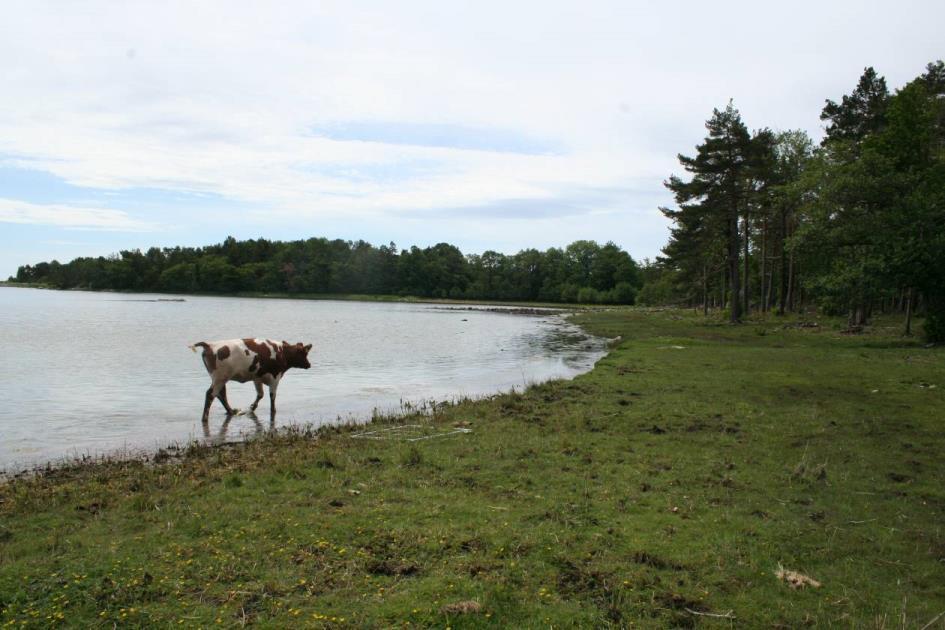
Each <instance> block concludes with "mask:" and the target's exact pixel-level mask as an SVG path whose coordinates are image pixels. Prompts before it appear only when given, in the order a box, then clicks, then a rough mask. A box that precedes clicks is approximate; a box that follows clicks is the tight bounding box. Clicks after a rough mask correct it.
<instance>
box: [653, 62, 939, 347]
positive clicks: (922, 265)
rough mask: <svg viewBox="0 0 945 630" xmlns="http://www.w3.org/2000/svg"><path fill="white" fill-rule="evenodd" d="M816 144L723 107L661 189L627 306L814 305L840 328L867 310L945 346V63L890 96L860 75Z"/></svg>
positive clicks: (875, 79)
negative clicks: (657, 215)
mask: <svg viewBox="0 0 945 630" xmlns="http://www.w3.org/2000/svg"><path fill="white" fill-rule="evenodd" d="M820 118H821V120H823V121H824V123H825V136H824V138H823V141H822V142H821V143H820V145H819V146H815V145H814V143H813V142H812V141H811V139H810V138H809V137H808V135H807V134H806V133H805V132H804V131H799V130H792V131H785V132H780V133H775V132H773V131H772V130H771V129H768V128H763V129H758V130H755V131H754V132H749V130H748V128H747V127H746V126H745V124H744V123H743V122H742V119H741V115H740V113H739V111H738V110H737V109H736V108H735V107H734V106H733V105H732V104H731V103H729V105H728V107H726V108H725V109H723V110H718V109H717V110H715V111H714V112H713V115H712V117H711V118H710V119H709V120H708V121H707V122H706V128H707V130H708V136H707V137H706V138H705V140H704V141H703V143H702V144H700V145H698V146H697V147H696V154H695V155H694V156H687V155H679V162H680V164H681V165H682V167H683V169H684V170H685V171H686V173H688V175H689V177H688V178H686V179H683V178H681V177H677V176H675V175H673V176H671V177H670V178H669V179H668V180H667V181H666V182H665V185H666V187H667V188H668V189H669V190H670V191H672V193H673V195H674V197H675V200H676V207H674V208H661V211H662V212H663V214H664V215H665V216H666V217H668V218H669V219H670V220H671V221H672V223H673V226H672V229H671V236H670V240H669V243H668V244H667V245H666V246H665V247H664V248H663V255H662V256H660V257H659V258H658V259H657V261H656V263H655V264H654V265H652V266H651V267H649V268H647V269H645V270H644V279H645V286H644V287H643V290H642V292H641V294H640V296H639V297H640V301H641V302H647V303H677V304H686V305H688V306H693V307H697V308H701V309H702V310H703V311H704V312H706V313H708V312H709V311H710V310H711V309H722V310H724V311H726V314H727V317H728V318H729V319H730V321H732V322H738V321H740V320H741V319H742V318H743V317H744V316H745V315H746V314H748V313H749V312H751V311H753V310H754V311H761V312H768V311H772V310H773V311H775V312H776V313H779V314H783V313H785V312H786V311H794V310H800V309H806V308H809V307H817V308H819V309H820V310H821V312H824V313H827V314H830V315H842V316H845V317H847V318H848V327H849V329H850V330H851V331H855V330H858V329H859V328H860V327H861V326H863V325H864V324H866V323H868V321H869V319H870V317H871V315H872V314H873V313H874V312H877V311H883V312H895V311H898V312H901V313H902V314H903V315H904V318H905V331H906V333H907V334H908V333H910V332H911V330H910V329H911V320H912V315H913V313H915V312H916V311H917V310H919V311H921V312H922V314H923V315H924V316H925V333H926V336H927V337H928V338H929V339H931V340H936V341H941V340H945V64H943V63H942V62H941V61H938V62H936V63H930V64H928V65H927V66H926V71H925V72H924V73H923V74H921V75H919V76H918V77H916V78H915V79H914V80H912V81H910V82H909V83H908V84H906V85H905V86H904V87H902V88H901V89H899V90H897V91H896V92H895V93H894V94H890V92H889V89H888V88H887V86H886V80H885V79H884V78H883V77H881V76H879V75H878V74H877V73H876V71H875V70H874V69H873V68H871V67H870V68H866V69H865V71H864V72H863V75H862V76H861V77H860V79H859V81H858V83H857V85H856V87H855V88H854V90H853V91H852V92H851V93H850V94H848V95H844V96H843V97H842V98H841V99H840V101H839V102H836V101H832V100H827V102H826V105H825V106H824V108H823V110H822V112H821V115H820Z"/></svg>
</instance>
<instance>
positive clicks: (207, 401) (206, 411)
mask: <svg viewBox="0 0 945 630" xmlns="http://www.w3.org/2000/svg"><path fill="white" fill-rule="evenodd" d="M214 397H215V394H214V393H213V385H211V386H210V388H209V389H208V390H207V396H206V397H205V398H204V401H203V417H202V418H201V420H203V422H205V423H206V422H207V421H208V420H209V418H210V405H211V404H212V403H213V399H214Z"/></svg>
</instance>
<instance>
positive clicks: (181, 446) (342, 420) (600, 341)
mask: <svg viewBox="0 0 945 630" xmlns="http://www.w3.org/2000/svg"><path fill="white" fill-rule="evenodd" d="M7 286H10V285H7ZM13 286H16V285H13ZM16 288H21V287H16ZM44 290H50V291H57V292H58V291H62V292H69V290H62V289H44ZM97 293H116V294H122V295H135V294H137V293H138V292H125V291H123V292H118V291H97ZM168 295H170V294H168ZM174 295H190V294H174ZM194 296H195V297H205V296H199V295H197V294H194ZM212 297H241V298H243V299H246V298H250V297H252V298H256V299H269V298H281V297H283V296H275V295H273V296H265V297H263V296H245V295H244V296H212ZM300 299H313V298H300ZM316 299H317V298H316ZM325 299H333V298H325ZM342 299H343V301H354V302H366V303H376V302H384V301H388V300H371V299H366V300H359V299H354V298H352V299H350V300H349V299H344V298H342ZM406 301H408V302H411V303H426V304H436V305H441V306H444V307H445V308H447V309H449V310H470V311H478V312H495V313H504V314H518V315H522V316H524V317H533V316H546V317H547V316H551V317H552V318H555V319H560V320H561V321H562V322H566V323H567V324H569V325H571V326H574V327H575V328H577V329H579V330H580V331H581V333H582V334H583V335H585V336H586V337H587V339H588V341H591V342H593V343H594V344H597V345H598V347H599V348H600V351H599V352H598V353H597V354H598V356H596V358H595V359H594V360H593V362H592V363H591V364H590V367H589V368H588V369H587V370H584V371H582V372H577V373H575V374H573V375H571V376H569V377H554V378H547V379H543V380H538V381H532V382H528V383H525V384H523V385H522V386H521V388H519V387H518V386H512V387H511V388H510V390H509V391H502V390H499V391H494V392H491V393H485V394H480V395H472V396H470V395H464V394H459V393H457V394H454V395H452V396H451V398H450V399H448V400H439V401H438V400H436V399H435V398H432V397H430V398H426V397H420V398H418V399H416V400H405V401H402V403H401V407H400V409H399V410H397V411H390V410H388V411H380V410H378V409H377V408H375V409H374V411H373V412H372V414H371V415H370V416H364V415H362V416H358V415H356V414H355V413H353V412H350V413H347V414H344V415H343V414H339V415H338V416H337V418H336V419H335V420H334V421H330V422H315V421H310V422H294V423H287V424H284V425H282V426H274V427H269V426H266V427H265V428H262V429H259V428H257V430H256V431H255V432H254V433H249V432H247V431H238V432H237V433H235V434H233V435H232V436H230V438H229V439H227V438H226V437H225V425H224V427H218V429H219V428H222V429H223V433H221V435H224V437H223V438H222V439H221V438H220V437H215V436H214V435H213V434H212V433H205V434H204V436H203V437H202V438H199V437H194V438H192V439H190V440H187V441H182V440H168V441H166V442H164V443H155V444H154V445H153V446H150V447H146V446H132V447H129V446H124V447H114V448H103V449H102V450H101V451H100V452H98V453H95V454H76V455H74V456H61V457H56V458H52V459H49V460H46V461H42V462H34V463H31V464H30V465H25V466H24V465H16V464H14V465H12V466H3V467H0V483H3V482H5V481H8V480H10V479H17V478H22V477H25V476H33V475H42V474H48V473H55V472H59V471H63V470H68V469H71V468H76V467H86V466H95V465H101V464H120V463H131V462H141V463H145V464H154V465H157V464H160V463H162V462H165V461H168V460H172V461H173V460H175V459H178V460H179V459H180V458H182V457H183V456H185V453H186V451H187V449H188V448H190V447H194V446H196V447H200V448H232V447H233V446H234V445H238V444H240V443H243V442H249V441H253V440H258V439H266V438H268V437H272V436H274V435H278V434H280V433H281V434H290V433H301V434H305V435H311V436H313V437H316V436H317V435H318V434H319V433H320V432H322V431H332V430H339V429H340V430H345V429H354V428H364V427H369V426H372V425H383V424H398V423H401V422H403V421H404V420H405V419H407V418H410V417H412V416H415V415H417V414H418V413H419V414H420V415H422V416H433V415H434V414H435V410H436V409H437V408H440V407H442V406H444V405H456V404H461V403H465V402H473V403H475V402H478V401H485V400H489V399H491V398H494V397H497V396H504V395H508V394H512V395H519V396H520V395H522V394H523V393H524V392H526V391H527V390H529V389H531V388H532V387H535V386H537V385H540V384H543V383H548V382H553V381H569V380H573V379H574V378H577V377H578V376H582V375H584V374H588V373H590V372H592V371H593V370H594V369H596V367H597V364H598V363H599V362H600V360H601V359H603V358H605V357H606V356H607V355H608V354H609V351H610V349H611V347H612V344H613V341H614V340H612V339H608V338H605V337H600V336H598V335H594V334H592V333H591V332H590V331H588V330H587V329H586V328H585V327H583V326H581V325H580V324H577V323H575V322H572V321H570V319H571V317H572V316H573V315H575V314H577V313H578V312H580V311H578V310H577V309H572V310H570V311H566V312H562V311H563V309H555V308H549V307H545V306H535V305H533V304H529V305H527V306H526V305H525V304H522V303H518V304H514V305H513V304H510V303H499V304H496V303H472V302H458V301H447V300H444V301H430V302H418V301H410V300H406ZM477 305H478V306H481V307H482V308H476V306H477ZM265 415H268V413H267V412H263V416H265ZM236 417H242V416H231V417H230V418H227V419H226V420H224V423H228V422H229V421H230V419H232V418H236ZM253 420H254V422H256V425H257V427H259V426H260V422H261V421H262V419H260V418H258V417H257V415H256V414H253ZM264 424H266V425H268V424H269V421H268V419H266V420H265V423H264Z"/></svg>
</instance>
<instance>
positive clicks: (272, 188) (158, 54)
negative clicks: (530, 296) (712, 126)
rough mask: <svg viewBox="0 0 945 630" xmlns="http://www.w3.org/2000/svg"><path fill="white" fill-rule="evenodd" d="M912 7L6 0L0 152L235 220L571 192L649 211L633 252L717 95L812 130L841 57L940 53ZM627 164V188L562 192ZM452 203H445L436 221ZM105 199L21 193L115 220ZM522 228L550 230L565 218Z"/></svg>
mask: <svg viewBox="0 0 945 630" xmlns="http://www.w3.org/2000/svg"><path fill="white" fill-rule="evenodd" d="M916 4H917V6H914V7H905V8H901V9H899V10H896V11H889V10H888V7H887V6H886V5H883V4H881V3H877V4H875V6H874V5H870V4H869V3H866V4H864V3H862V2H861V1H859V0H858V1H857V2H853V1H852V0H850V1H848V2H837V3H830V4H824V3H822V2H816V3H815V2H800V3H795V4H792V5H791V8H790V10H789V11H788V10H778V9H774V8H770V9H769V8H767V7H766V6H765V5H763V4H762V5H759V4H757V3H748V2H728V3H722V4H721V5H719V4H718V3H715V4H705V3H696V2H692V3H682V4H679V3H677V4H674V5H665V6H663V7H658V6H657V5H654V4H653V3H649V2H625V1H613V2H611V1H589V2H583V3H555V2H513V3H509V2H498V1H495V2H489V1H484V2H476V3H471V4H468V5H460V4H459V3H442V2H409V1H407V2H402V3H398V4H397V5H391V4H390V3H387V2H375V3H372V2H366V3H350V2H319V3H310V2H281V3H276V5H274V6H267V5H265V4H264V3H244V2H219V3H210V2H208V3H203V2H202V3H192V2H176V3H175V2H171V3H146V2H141V3H136V2H128V3H114V2H100V3H99V2H83V3H58V2H49V3H43V2H30V3H22V4H17V5H13V6H8V7H5V8H4V19H3V22H2V24H0V80H2V85H3V88H4V97H3V99H2V100H0V156H2V155H3V154H6V155H7V156H20V157H21V158H22V159H23V160H25V161H24V162H23V163H24V164H28V165H29V166H30V167H31V168H39V169H42V170H45V171H48V172H50V173H52V174H54V175H56V176H58V177H61V178H64V179H65V180H67V181H68V182H70V183H73V184H76V185H79V186H85V187H95V188H104V189H133V188H139V187H147V188H159V189H169V190H176V191H189V192H201V193H212V194H215V195H220V196H222V197H223V198H225V199H227V200H232V201H234V202H240V203H242V204H247V205H248V206H250V207H252V208H253V209H254V211H253V214H251V215H248V218H249V219H251V220H254V221H263V220H266V221H273V222H275V221H281V222H283V223H284V224H285V223H289V222H292V221H297V222H301V221H308V222H309V223H308V224H307V225H317V223H315V222H316V221H318V220H320V219H323V218H334V219H338V218H345V217H351V218H352V219H354V218H358V219H370V218H372V217H373V218H375V219H380V218H392V217H396V216H398V215H399V214H400V213H403V212H405V211H410V212H413V213H415V215H422V214H424V213H428V214H429V216H430V217H431V218H433V217H435V218H437V219H438V221H437V223H436V226H437V229H438V230H440V232H439V234H440V236H439V237H438V238H440V239H442V240H453V239H454V238H458V237H456V236H454V235H461V234H463V233H466V232H467V226H468V221H469V220H470V217H469V215H468V212H469V209H475V208H486V209H492V210H490V212H491V214H489V212H487V213H486V214H487V215H488V216H489V219H494V218H496V212H495V210H494V209H495V208H496V204H497V203H501V202H503V201H504V200H516V202H517V203H520V204H523V203H525V202H526V201H529V200H530V201H532V202H535V203H539V204H540V203H541V202H542V201H545V200H547V201H548V202H549V205H555V206H556V207H559V208H560V207H564V206H567V207H568V208H571V209H572V210H573V213H580V212H581V210H582V209H583V210H584V211H586V213H587V216H588V221H589V222H591V223H593V222H594V221H598V219H596V218H594V217H592V216H591V214H590V213H592V212H597V213H600V212H615V211H617V210H619V209H623V210H625V211H633V212H627V214H626V215H625V217H624V222H623V224H622V225H623V227H622V228H620V227H619V226H620V225H621V224H619V223H617V222H615V221H610V222H606V223H605V222H603V221H600V222H598V223H596V224H595V225H598V226H599V231H600V232H601V233H604V234H612V237H613V238H615V239H616V240H618V242H619V241H620V240H621V236H620V230H621V229H622V230H624V231H629V230H630V229H637V228H639V229H645V230H647V232H646V234H645V235H641V234H634V236H633V239H632V240H633V242H634V243H645V245H644V247H645V250H644V252H643V254H644V255H652V254H653V253H655V252H656V251H657V250H658V248H659V246H660V245H662V243H663V242H664V241H665V237H666V227H665V221H664V220H663V219H662V218H661V217H660V216H659V214H658V213H657V212H656V205H657V203H656V199H658V198H659V196H660V195H664V197H663V199H664V201H663V202H664V203H665V202H667V201H668V196H665V191H663V190H662V187H661V186H660V183H659V182H660V180H661V179H662V178H665V177H666V176H667V175H669V174H670V173H671V172H673V171H678V170H679V168H678V165H677V163H676V160H675V155H676V153H677V152H688V151H691V148H692V146H693V145H694V144H696V143H697V142H698V141H699V140H700V139H701V137H702V135H703V133H704V129H703V126H702V123H703V121H704V120H705V119H706V118H707V117H708V116H709V114H710V113H711V109H712V108H713V107H716V106H723V105H724V104H725V103H726V102H727V100H728V99H729V98H730V97H734V98H735V100H736V105H738V106H739V107H740V108H741V109H742V112H743V114H744V116H745V118H746V121H747V123H748V124H749V125H750V126H755V127H760V126H765V125H770V126H774V127H780V128H790V127H798V126H800V127H805V128H807V129H808V130H809V131H811V132H813V133H815V134H816V132H817V130H818V128H819V121H818V119H817V116H818V113H819V110H820V107H821V106H822V104H823V99H824V98H828V97H829V98H838V97H839V96H840V95H841V94H842V93H844V92H847V91H849V89H850V88H851V87H852V86H853V85H854V84H855V81H856V79H857V77H858V76H859V73H860V71H861V70H862V67H863V66H865V65H867V64H875V65H876V66H877V69H878V70H879V71H880V72H881V73H884V74H886V75H887V77H888V78H889V80H890V84H891V85H899V84H901V83H902V82H903V81H905V80H907V79H908V78H910V77H911V76H914V75H915V74H917V73H919V72H920V71H921V70H922V67H923V65H924V64H925V63H926V62H927V61H930V60H932V58H933V57H934V56H935V55H937V54H938V55H940V54H941V47H940V29H939V28H938V25H939V24H940V23H942V22H943V21H945V5H942V4H941V3H937V2H931V1H930V2H925V3H922V2H920V3H916ZM918 14H921V15H923V20H921V21H916V20H915V19H914V16H915V15H918ZM345 123H353V124H360V125H363V126H366V127H370V128H375V129H382V128H383V126H384V125H385V124H391V125H393V126H398V128H400V129H409V128H410V127H411V126H415V127H416V128H421V127H422V126H424V125H426V126H434V127H435V126H441V127H442V128H445V129H449V128H461V129H465V130H475V129H482V130H485V131H486V132H488V133H490V134H494V133H499V132H498V131H497V130H510V131H511V132H513V134H514V135H515V136H516V137H527V138H532V139H534V140H535V141H536V143H540V144H541V143H546V144H548V145H550V146H555V147H560V148H561V149H560V150H559V151H558V150H556V151H555V152H554V153H553V154H543V153H540V152H538V153H536V152H522V153H515V152H512V151H501V152H499V151H483V150H471V149H470V148H469V147H470V146H485V145H487V144H488V143H480V144H479V145H477V144H476V143H474V142H469V141H468V138H467V139H466V141H463V142H457V143H456V146H454V147H452V148H451V147H449V146H445V145H448V144H449V143H448V142H436V143H432V144H433V146H430V143H428V144H427V145H426V146H423V144H422V143H421V144H419V145H413V144H410V143H406V142H403V141H398V142H370V141H363V140H362V139H358V140H351V139H348V140H345V139H331V138H326V137H318V136H316V135H313V133H312V130H313V129H318V128H324V127H326V126H330V125H333V124H342V125H343V124H345ZM381 135H382V136H383V134H381ZM500 144H501V143H500ZM418 164H419V165H422V166H421V167H415V165H418ZM375 172H383V173H384V176H383V177H373V176H371V173H375ZM637 181H646V182H648V184H647V186H648V187H649V188H648V191H649V194H648V195H640V196H632V195H631V196H627V197H624V196H622V195H621V194H620V193H619V192H618V193H615V194H612V195H601V194H591V195H585V196H582V193H583V191H599V190H605V189H606V190H614V191H619V190H620V189H621V188H624V187H626V186H628V185H632V182H637ZM454 210H455V211H457V212H459V214H460V215H462V218H463V222H459V221H458V220H457V222H456V223H453V224H450V223H447V222H444V221H446V220H447V219H449V217H450V216H451V212H452V211H454ZM643 211H649V212H652V213H653V217H655V219H653V220H646V221H641V220H639V213H640V212H643ZM8 212H9V211H8ZM82 212H86V213H89V212H91V213H92V214H91V215H89V214H85V215H83V214H81V213H82ZM109 212H114V211H107V210H98V211H89V210H83V209H76V208H71V207H70V208H69V212H65V211H64V209H63V208H56V209H54V210H49V207H47V212H46V213H45V214H44V213H43V212H38V211H33V212H31V213H28V214H29V216H32V217H46V220H48V221H52V218H53V216H54V215H55V216H57V217H60V218H62V217H68V216H73V217H75V218H76V219H81V220H84V221H87V222H88V221H91V222H92V223H95V221H100V222H101V224H102V225H106V224H107V225H112V226H114V225H125V226H130V225H131V226H133V225H136V223H135V221H136V220H135V219H133V218H132V217H131V215H130V214H122V213H118V214H117V215H115V214H103V213H109ZM70 213H72V214H71V215H70ZM76 213H79V214H76ZM95 213H98V214H95ZM11 216H13V215H11ZM16 216H17V217H20V218H21V219H22V218H23V217H26V216H27V213H23V212H22V211H21V212H20V214H17V215H16ZM569 216H570V215H569ZM594 216H597V215H594ZM83 217H84V218H83ZM93 219H95V221H93ZM231 220H232V221H238V220H240V217H239V216H238V215H236V214H235V213H234V215H233V217H232V218H231ZM57 224H62V223H57ZM528 225H529V224H528V223H527V222H513V221H511V220H510V221H508V222H507V225H506V229H509V230H511V229H515V230H517V232H516V233H515V234H504V235H503V238H504V239H506V240H508V241H509V242H513V241H516V239H517V242H520V243H521V244H522V246H526V245H528V244H530V243H531V242H533V241H534V239H533V238H532V237H533V235H534V233H535V230H534V229H532V228H529V227H528ZM532 225H538V224H532ZM540 225H541V227H542V229H547V230H553V229H557V230H558V231H559V232H560V236H559V237H557V240H558V241H559V242H561V241H563V240H565V239H567V238H569V236H570V233H571V228H572V223H568V222H563V221H557V222H555V221H546V222H543V223H541V224H540ZM86 227H89V226H88V225H86ZM421 227H422V226H421ZM100 229H104V228H100ZM109 229H116V228H114V227H112V228H109ZM121 229H128V228H127V227H126V228H121ZM138 229H140V226H139V228H138ZM221 229H224V228H221ZM614 232H616V233H614ZM220 236H222V234H220V235H208V238H216V237H220ZM625 242H628V243H629V240H627V241H625Z"/></svg>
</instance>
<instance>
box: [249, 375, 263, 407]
mask: <svg viewBox="0 0 945 630" xmlns="http://www.w3.org/2000/svg"><path fill="white" fill-rule="evenodd" d="M253 385H255V386H256V400H254V401H253V404H252V405H250V406H249V410H250V411H256V407H258V406H259V401H260V400H262V397H263V384H262V381H261V380H259V379H258V378H257V379H256V380H254V381H253Z"/></svg>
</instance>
